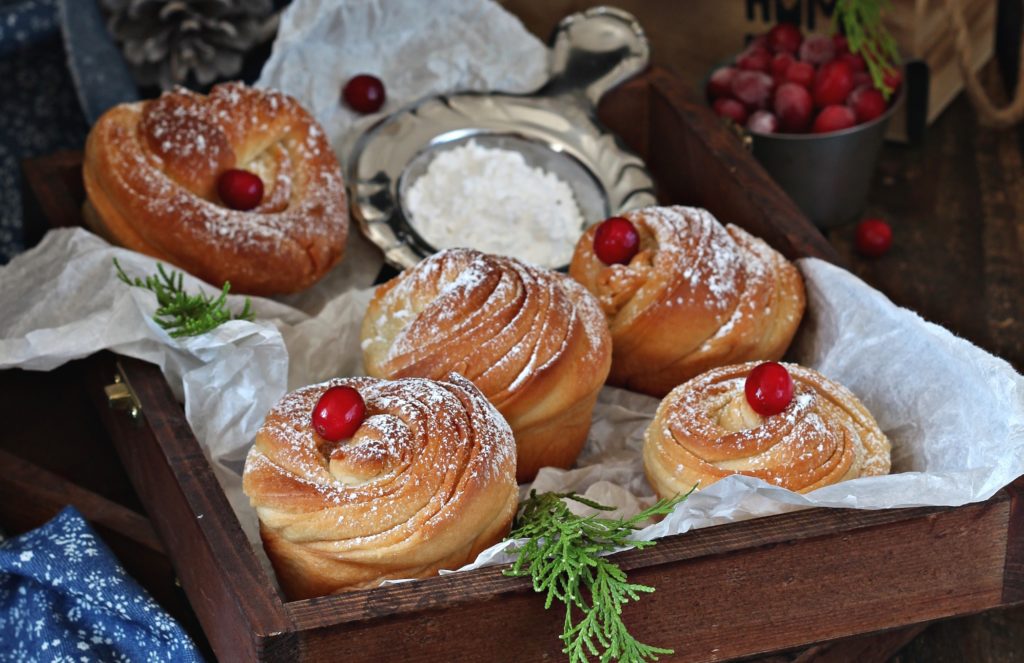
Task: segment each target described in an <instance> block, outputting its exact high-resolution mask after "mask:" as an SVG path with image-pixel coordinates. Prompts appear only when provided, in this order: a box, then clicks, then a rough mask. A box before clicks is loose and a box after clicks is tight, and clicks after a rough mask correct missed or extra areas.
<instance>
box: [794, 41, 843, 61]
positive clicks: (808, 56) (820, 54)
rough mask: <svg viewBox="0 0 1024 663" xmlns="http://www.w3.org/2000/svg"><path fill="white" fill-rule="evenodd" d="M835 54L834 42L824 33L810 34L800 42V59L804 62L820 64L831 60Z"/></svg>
mask: <svg viewBox="0 0 1024 663" xmlns="http://www.w3.org/2000/svg"><path fill="white" fill-rule="evenodd" d="M835 56H836V45H835V42H833V41H832V39H831V38H829V37H826V36H824V35H811V36H810V37H808V38H807V39H804V42H803V43H802V44H800V59H801V60H803V61H804V62H810V63H811V64H815V65H821V64H825V63H826V62H828V61H830V60H832V59H833V58H835Z"/></svg>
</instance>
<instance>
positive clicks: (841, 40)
mask: <svg viewBox="0 0 1024 663" xmlns="http://www.w3.org/2000/svg"><path fill="white" fill-rule="evenodd" d="M832 45H833V46H834V47H835V49H836V57H839V56H840V55H843V54H844V53H849V52H850V42H849V41H847V40H846V37H844V36H843V35H832Z"/></svg>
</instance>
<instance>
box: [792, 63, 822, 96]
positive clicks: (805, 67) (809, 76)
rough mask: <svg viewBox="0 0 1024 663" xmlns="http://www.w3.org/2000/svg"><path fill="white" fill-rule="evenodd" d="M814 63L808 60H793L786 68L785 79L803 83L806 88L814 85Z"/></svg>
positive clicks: (799, 83)
mask: <svg viewBox="0 0 1024 663" xmlns="http://www.w3.org/2000/svg"><path fill="white" fill-rule="evenodd" d="M814 73H815V71H814V65H812V64H811V63H809V62H794V63H793V64H791V65H789V69H786V81H787V82H789V83H796V84H797V85H803V86H804V87H805V88H807V89H808V90H809V89H811V86H812V85H814Z"/></svg>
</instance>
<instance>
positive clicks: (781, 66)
mask: <svg viewBox="0 0 1024 663" xmlns="http://www.w3.org/2000/svg"><path fill="white" fill-rule="evenodd" d="M794 62H796V59H795V58H793V56H792V55H790V54H789V53H779V54H778V55H776V56H775V57H774V58H772V64H771V75H772V78H773V79H775V82H776V83H782V82H784V81H785V80H786V72H787V71H788V70H789V68H790V67H791V66H792V65H793V63H794Z"/></svg>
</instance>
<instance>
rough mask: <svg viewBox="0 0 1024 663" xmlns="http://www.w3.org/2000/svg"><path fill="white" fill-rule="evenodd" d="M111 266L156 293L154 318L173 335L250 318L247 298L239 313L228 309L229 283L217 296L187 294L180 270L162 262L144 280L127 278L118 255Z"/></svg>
mask: <svg viewBox="0 0 1024 663" xmlns="http://www.w3.org/2000/svg"><path fill="white" fill-rule="evenodd" d="M114 268H115V269H117V277H118V278H119V279H121V281H123V282H124V283H126V284H128V285H130V286H134V287H136V288H144V289H146V290H149V291H150V292H152V293H153V294H155V295H156V303H157V309H156V313H154V314H153V319H154V320H155V321H156V323H157V324H158V325H160V326H161V327H163V328H164V329H166V330H167V332H168V333H169V334H170V335H171V336H172V337H174V338H179V337H181V336H198V335H199V334H204V333H206V332H208V331H210V330H211V329H214V328H215V327H217V326H218V325H220V324H221V323H224V322H227V321H228V320H250V321H251V320H252V319H253V312H252V302H251V301H249V298H248V297H246V298H245V305H244V306H243V307H242V311H241V312H240V313H239V314H238V315H234V314H232V313H231V311H230V310H228V308H227V306H226V304H227V299H228V292H230V290H231V284H230V283H228V282H226V281H225V282H224V287H223V288H221V291H220V296H218V297H216V298H214V297H213V296H211V295H207V294H204V293H203V292H200V293H199V294H196V295H190V294H188V293H186V292H185V289H184V287H183V286H182V275H181V273H180V272H176V271H174V270H173V269H172V270H166V269H164V266H163V265H162V264H161V263H157V264H156V269H157V274H151V275H150V276H147V277H146V278H145V280H143V279H140V278H138V277H135V278H134V279H132V278H131V277H129V276H128V275H127V274H126V273H125V271H124V270H123V269H122V268H121V265H120V264H119V263H118V262H117V258H114Z"/></svg>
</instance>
